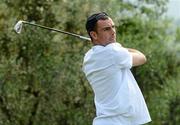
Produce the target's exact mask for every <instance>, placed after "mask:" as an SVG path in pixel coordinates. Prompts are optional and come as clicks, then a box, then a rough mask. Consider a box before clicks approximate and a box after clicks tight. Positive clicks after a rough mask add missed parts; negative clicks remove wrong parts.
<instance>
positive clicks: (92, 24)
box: [86, 12, 109, 37]
mask: <svg viewBox="0 0 180 125" xmlns="http://www.w3.org/2000/svg"><path fill="white" fill-rule="evenodd" d="M108 18H109V16H108V14H106V13H105V12H100V13H95V14H93V15H91V16H90V17H88V18H87V21H86V30H87V32H88V34H89V36H90V37H91V35H90V32H91V31H95V30H96V29H95V28H96V23H97V21H98V20H106V19H108Z"/></svg>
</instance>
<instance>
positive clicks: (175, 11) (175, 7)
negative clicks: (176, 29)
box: [167, 0, 180, 20]
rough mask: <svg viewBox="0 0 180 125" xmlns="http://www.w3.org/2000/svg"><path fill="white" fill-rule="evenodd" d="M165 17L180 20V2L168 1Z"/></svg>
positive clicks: (176, 0)
mask: <svg viewBox="0 0 180 125" xmlns="http://www.w3.org/2000/svg"><path fill="white" fill-rule="evenodd" d="M167 16H169V17H172V18H174V19H175V20H180V0H169V3H168V12H167Z"/></svg>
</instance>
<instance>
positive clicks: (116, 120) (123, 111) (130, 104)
mask: <svg viewBox="0 0 180 125" xmlns="http://www.w3.org/2000/svg"><path fill="white" fill-rule="evenodd" d="M131 67H132V56H131V54H130V53H129V52H128V50H127V49H125V48H123V47H122V46H121V45H120V44H119V43H117V42H115V43H111V44H108V45H107V46H105V47H104V46H100V45H96V46H93V47H92V48H91V49H90V50H89V51H88V52H87V53H86V55H85V57H84V62H83V71H84V73H85V75H86V77H87V79H88V81H89V83H90V85H91V86H92V89H93V91H94V94H95V97H94V102H95V106H96V115H97V116H96V117H95V118H94V120H93V125H139V124H144V123H147V122H149V121H151V118H150V115H149V112H148V109H147V106H146V103H145V101H144V98H143V95H142V93H141V91H140V89H139V87H138V85H137V82H136V80H135V79H134V77H133V75H132V73H131V71H130V68H131Z"/></svg>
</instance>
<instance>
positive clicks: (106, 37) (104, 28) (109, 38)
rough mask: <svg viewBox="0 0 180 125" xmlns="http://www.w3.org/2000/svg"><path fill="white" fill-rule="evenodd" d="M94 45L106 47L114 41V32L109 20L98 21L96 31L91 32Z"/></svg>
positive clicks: (111, 22)
mask: <svg viewBox="0 0 180 125" xmlns="http://www.w3.org/2000/svg"><path fill="white" fill-rule="evenodd" d="M90 34H91V36H92V37H93V42H94V44H99V45H104V46H105V45H107V44H109V43H113V42H115V41H116V30H115V26H114V22H113V21H112V19H111V18H108V19H106V20H98V22H97V28H96V31H92V32H91V33H90Z"/></svg>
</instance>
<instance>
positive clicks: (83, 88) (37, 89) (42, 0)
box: [0, 0, 180, 125]
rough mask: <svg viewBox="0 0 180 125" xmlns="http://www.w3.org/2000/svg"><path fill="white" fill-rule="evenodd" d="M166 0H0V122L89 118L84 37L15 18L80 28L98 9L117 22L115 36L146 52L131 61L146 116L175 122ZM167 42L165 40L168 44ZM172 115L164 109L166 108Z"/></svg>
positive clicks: (67, 122)
mask: <svg viewBox="0 0 180 125" xmlns="http://www.w3.org/2000/svg"><path fill="white" fill-rule="evenodd" d="M166 3H167V0H154V1H151V0H139V1H137V2H135V3H132V2H129V1H126V0H111V1H109V0H99V1H97V0H79V1H70V0H51V1H50V0H38V1H36V0H26V1H22V0H16V1H12V0H4V1H1V2H0V9H1V10H2V11H0V17H1V18H0V29H2V32H0V124H3V125H11V124H13V125H21V124H22V125H40V124H43V125H49V124H53V125H84V124H86V125H90V124H91V122H92V119H93V117H94V116H95V110H94V105H93V92H92V90H91V88H90V86H89V84H88V82H87V80H86V79H85V77H84V74H83V73H82V71H81V66H82V60H83V56H84V54H85V52H86V51H87V50H88V49H90V47H91V44H90V43H87V41H80V40H79V39H76V38H72V37H70V36H67V35H64V34H57V33H54V32H49V31H46V30H42V29H40V28H35V27H31V26H28V25H25V26H24V27H23V32H22V34H20V35H17V34H15V33H14V32H13V31H12V27H13V25H12V24H15V23H16V22H17V20H19V19H23V20H27V21H30V22H35V23H39V24H42V25H45V26H50V27H55V28H59V29H63V30H66V31H69V32H74V33H78V34H81V35H85V34H86V31H85V27H84V25H85V21H86V18H87V16H88V15H90V14H92V13H94V12H98V11H105V12H107V13H109V14H110V16H111V17H112V18H113V20H114V21H115V23H116V24H117V35H118V42H120V43H121V44H122V45H123V46H126V47H132V48H137V49H139V50H141V51H142V52H144V53H145V54H146V55H147V58H148V63H147V64H146V65H144V66H142V67H137V68H133V69H132V71H133V74H134V76H135V78H136V79H137V81H138V83H139V85H140V87H141V89H142V91H143V94H144V96H145V99H146V102H147V104H148V107H149V109H150V113H151V116H152V118H153V122H151V123H150V124H152V125H165V124H169V125H171V124H173V125H174V124H177V123H179V116H178V111H179V103H178V102H179V97H180V95H179V93H178V90H179V85H178V81H179V71H180V70H179V64H180V63H179V56H178V55H179V42H178V41H179V29H177V33H176V34H174V33H172V32H170V31H171V29H170V27H171V22H170V21H168V20H167V19H164V18H163V13H164V12H165V11H166V9H167V7H166ZM172 46H173V47H172ZM171 114H172V115H173V116H174V117H172V115H171Z"/></svg>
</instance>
